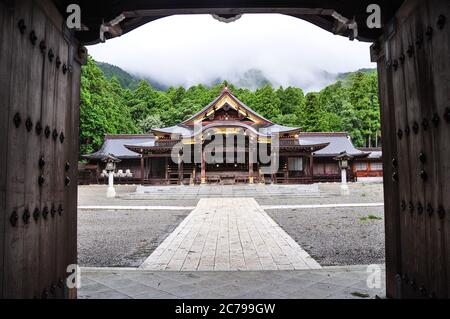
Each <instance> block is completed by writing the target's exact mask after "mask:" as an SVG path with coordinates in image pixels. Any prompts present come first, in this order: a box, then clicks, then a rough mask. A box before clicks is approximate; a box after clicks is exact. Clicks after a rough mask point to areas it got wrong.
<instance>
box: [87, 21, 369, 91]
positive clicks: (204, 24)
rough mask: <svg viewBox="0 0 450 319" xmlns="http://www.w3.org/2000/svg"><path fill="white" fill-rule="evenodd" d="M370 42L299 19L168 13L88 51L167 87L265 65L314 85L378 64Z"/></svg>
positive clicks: (291, 81) (288, 80)
mask: <svg viewBox="0 0 450 319" xmlns="http://www.w3.org/2000/svg"><path fill="white" fill-rule="evenodd" d="M369 45H370V44H368V43H363V42H358V41H350V40H348V39H347V38H344V37H341V36H335V35H333V34H331V33H329V32H327V31H324V30H322V29H320V28H319V27H316V26H314V25H312V24H310V23H308V22H306V21H303V20H300V19H297V18H293V17H288V16H283V15H278V14H258V15H251V14H249V15H244V16H243V17H242V18H241V19H240V20H238V21H236V22H232V23H228V24H227V23H222V22H219V21H217V20H215V19H214V18H212V17H211V16H210V15H186V16H172V17H167V18H164V19H159V20H157V21H154V22H151V23H148V24H147V25H145V26H142V27H140V28H138V29H136V30H134V31H132V32H130V33H128V34H126V35H124V36H122V37H120V38H116V39H111V40H108V41H107V42H106V43H103V44H98V45H95V46H90V47H89V48H88V49H89V53H90V54H91V55H92V56H93V57H94V59H95V60H97V61H102V62H108V63H111V64H114V65H117V66H119V67H121V68H123V69H125V70H127V71H129V72H131V73H137V74H141V75H145V76H150V77H152V78H154V79H155V80H157V81H159V82H161V83H163V84H166V85H184V86H189V85H193V84H197V83H205V84H207V83H209V82H210V81H213V80H214V79H217V78H226V79H230V80H231V81H234V80H236V79H238V78H239V77H240V76H241V75H242V74H243V73H244V72H245V71H247V70H249V69H259V70H261V71H262V72H263V73H264V75H265V76H266V77H267V78H268V79H269V80H270V81H271V82H272V83H274V85H283V86H288V85H294V86H299V87H302V88H304V89H306V90H314V89H319V88H321V87H322V86H324V84H327V83H323V82H324V79H323V76H322V74H321V71H327V72H331V73H338V72H347V71H355V70H357V69H360V68H367V67H375V64H373V63H371V62H370V59H369Z"/></svg>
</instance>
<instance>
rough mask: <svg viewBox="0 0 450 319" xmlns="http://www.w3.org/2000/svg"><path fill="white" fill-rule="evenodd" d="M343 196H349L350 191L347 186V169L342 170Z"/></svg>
mask: <svg viewBox="0 0 450 319" xmlns="http://www.w3.org/2000/svg"><path fill="white" fill-rule="evenodd" d="M341 194H342V195H349V194H350V191H349V189H348V185H347V169H345V168H341Z"/></svg>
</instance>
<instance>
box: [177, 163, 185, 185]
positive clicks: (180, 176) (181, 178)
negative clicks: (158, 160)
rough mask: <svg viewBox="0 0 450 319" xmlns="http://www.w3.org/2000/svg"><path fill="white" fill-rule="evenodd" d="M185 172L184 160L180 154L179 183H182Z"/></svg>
mask: <svg viewBox="0 0 450 319" xmlns="http://www.w3.org/2000/svg"><path fill="white" fill-rule="evenodd" d="M183 173H184V172H183V160H182V158H181V156H178V184H180V185H181V183H182V182H183V175H184V174H183Z"/></svg>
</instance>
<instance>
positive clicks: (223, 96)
mask: <svg viewBox="0 0 450 319" xmlns="http://www.w3.org/2000/svg"><path fill="white" fill-rule="evenodd" d="M230 101H231V103H229V102H230ZM233 102H234V103H233ZM219 103H220V104H219ZM225 104H227V105H229V106H230V107H232V108H235V109H236V108H240V109H243V110H244V111H245V112H246V113H248V114H249V115H251V116H253V117H254V118H256V119H257V120H260V121H261V122H262V123H264V124H274V123H273V122H271V121H269V120H268V119H266V118H264V117H263V116H261V115H259V114H258V113H256V112H255V111H253V110H252V109H251V108H250V107H248V106H247V105H245V104H244V103H243V102H242V101H240V100H239V99H238V98H237V97H236V96H234V95H233V94H232V93H231V92H230V90H229V89H228V87H224V88H223V90H222V92H221V93H220V95H219V96H218V97H217V98H216V99H215V100H214V101H212V102H211V103H209V104H208V105H207V106H205V107H204V108H203V109H201V110H200V111H198V112H197V113H195V114H194V115H192V116H191V117H190V118H188V119H187V120H185V121H183V122H181V124H184V125H193V123H194V122H195V120H197V119H199V118H201V117H202V116H203V115H204V114H206V113H209V112H210V111H211V110H212V109H213V108H214V107H216V108H217V109H219V108H221V107H223V106H224V105H225Z"/></svg>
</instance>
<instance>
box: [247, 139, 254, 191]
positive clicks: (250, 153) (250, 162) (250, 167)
mask: <svg viewBox="0 0 450 319" xmlns="http://www.w3.org/2000/svg"><path fill="white" fill-rule="evenodd" d="M248 182H249V184H253V151H252V150H251V147H249V150H248Z"/></svg>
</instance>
